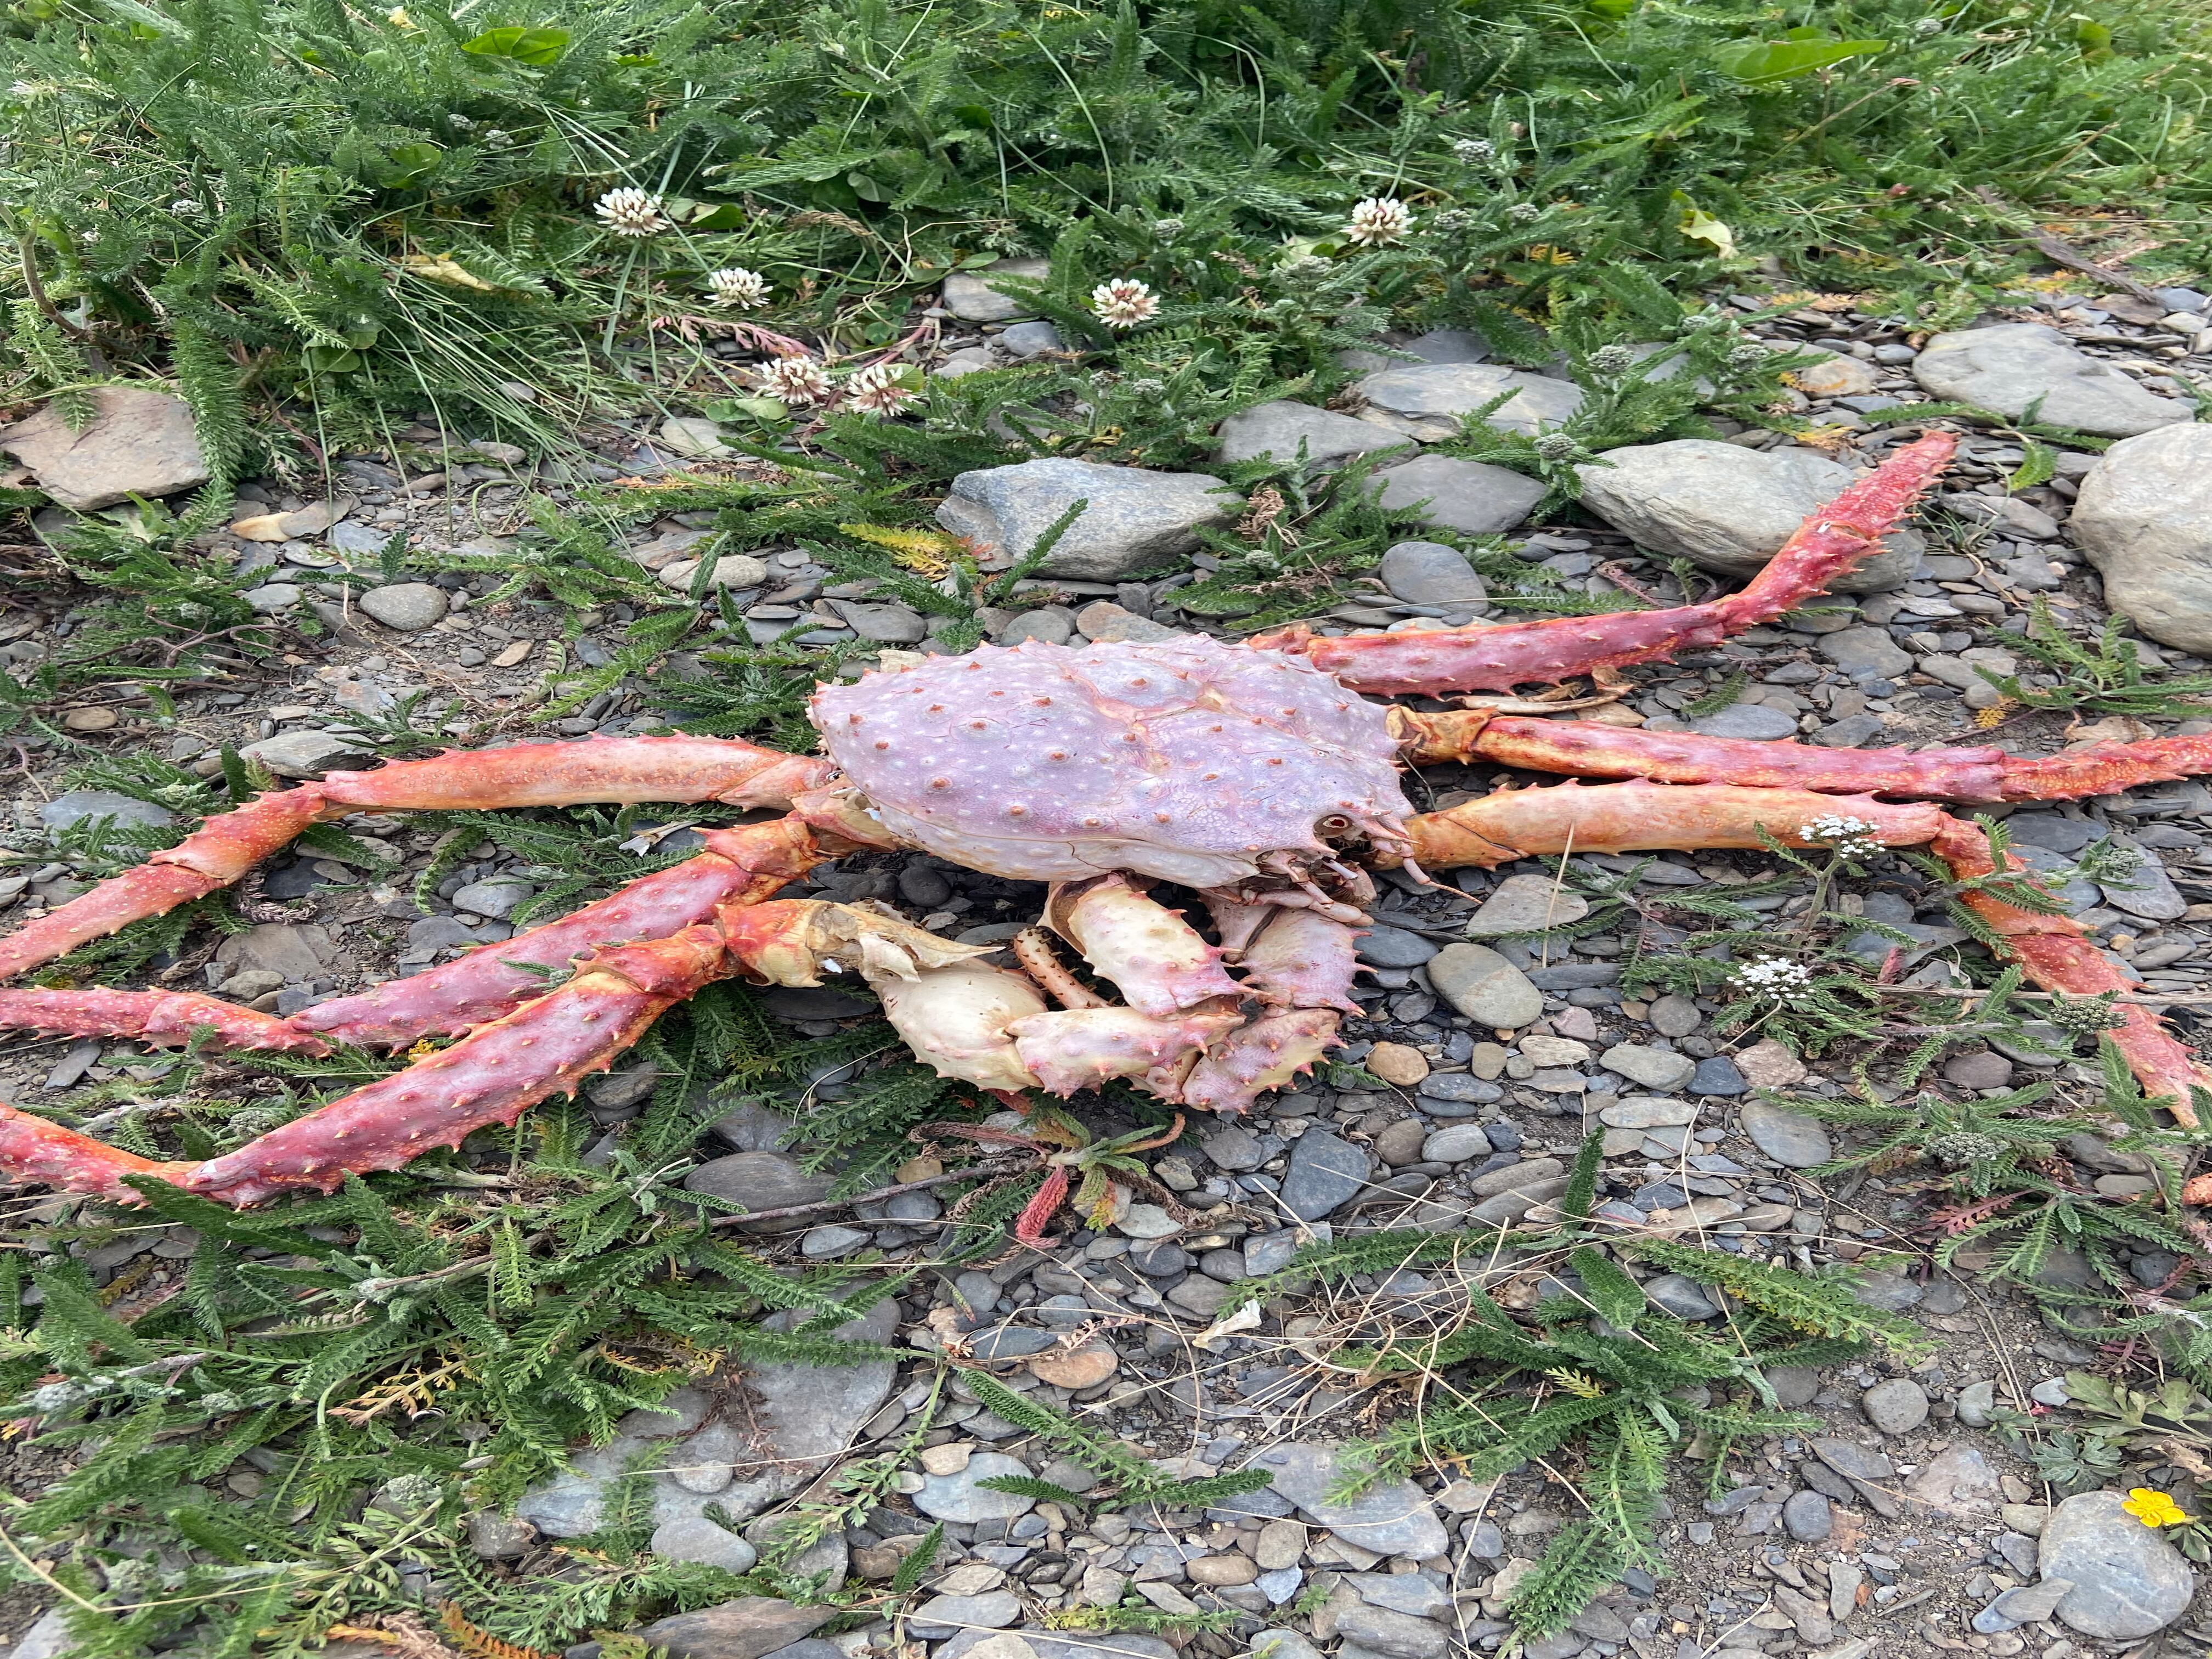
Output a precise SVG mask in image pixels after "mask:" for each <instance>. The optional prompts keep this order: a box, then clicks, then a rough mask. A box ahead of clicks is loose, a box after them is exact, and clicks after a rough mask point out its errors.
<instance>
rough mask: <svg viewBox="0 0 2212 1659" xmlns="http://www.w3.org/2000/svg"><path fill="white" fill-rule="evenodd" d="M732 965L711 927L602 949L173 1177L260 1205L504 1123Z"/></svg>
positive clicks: (569, 1088)
mask: <svg viewBox="0 0 2212 1659" xmlns="http://www.w3.org/2000/svg"><path fill="white" fill-rule="evenodd" d="M731 965H732V964H731V961H730V957H729V953H728V952H727V951H725V950H724V949H723V944H722V935H721V933H720V930H719V929H718V928H716V927H712V926H700V927H687V928H685V929H684V930H683V931H682V932H681V933H676V934H672V935H671V936H670V937H669V938H667V939H653V940H649V941H647V943H645V944H642V945H617V946H613V947H611V948H609V949H606V950H603V951H599V952H597V953H595V954H594V955H593V956H592V957H590V958H589V959H588V960H587V961H586V962H585V963H583V965H582V966H580V968H579V969H577V970H576V975H575V977H574V978H573V979H571V980H570V981H568V983H567V984H566V985H563V986H562V987H559V988H558V989H557V990H555V991H551V992H549V993H548V994H545V995H544V996H542V997H540V998H538V1000H536V1001H535V1002H531V1003H526V1004H525V1005H524V1006H522V1007H520V1008H519V1009H517V1010H516V1011H515V1012H513V1013H511V1014H509V1015H507V1017H506V1018H503V1019H500V1020H495V1021H494V1022H493V1023H492V1024H489V1025H486V1026H484V1027H483V1028H481V1029H480V1030H476V1031H473V1032H471V1034H470V1035H469V1036H465V1037H463V1038H462V1039H461V1040H460V1041H459V1042H456V1043H455V1044H453V1047H452V1048H446V1049H442V1050H441V1051H440V1052H439V1053H437V1054H430V1055H427V1056H425V1057H424V1058H423V1059H422V1060H416V1062H415V1064H413V1065H412V1066H409V1067H408V1068H407V1069H406V1070H405V1071H404V1072H399V1073H394V1074H393V1075H392V1076H391V1077H387V1078H384V1079H380V1080H379V1081H377V1082H375V1083H372V1084H370V1085H368V1087H367V1088H365V1089H357V1090H356V1091H354V1092H353V1093H351V1094H349V1095H347V1096H344V1097H343V1098H341V1099H337V1100H334V1101H332V1102H331V1103H329V1104H328V1105H326V1106H324V1107H322V1108H321V1109H319V1110H317V1111H313V1112H311V1113H309V1114H308V1115H307V1116H305V1117H302V1118H299V1119H296V1120H295V1121H293V1122H290V1123H288V1124H286V1125H284V1126H283V1127H282V1128H279V1129H272V1130H270V1132H269V1133H267V1134H265V1135H263V1136H262V1137H261V1138H260V1139H258V1140H252V1141H248V1142H247V1143H246V1145H245V1146H240V1147H239V1148H238V1149H237V1150H236V1151H235V1152H226V1153H225V1154H223V1156H222V1157H221V1158H211V1159H210V1160H209V1161H208V1162H206V1163H204V1164H197V1165H195V1166H193V1167H191V1168H190V1169H188V1170H185V1171H183V1172H182V1173H181V1174H180V1175H179V1176H178V1177H176V1183H177V1185H179V1186H180V1187H184V1188H188V1189H189V1190H191V1191H193V1192H197V1193H199V1194H203V1195H204V1196H206V1197H209V1198H213V1199H216V1200H221V1201H222V1202H223V1203H226V1204H237V1205H245V1204H258V1203H261V1202H263V1201H264V1200H268V1199H271V1198H274V1197H276V1196H277V1195H278V1194H282V1193H286V1192H292V1191H296V1190H299V1189H301V1188H313V1189H315V1190H317V1191H320V1192H329V1191H330V1190H331V1188H334V1187H336V1186H337V1184H338V1182H340V1181H341V1180H343V1178H344V1177H345V1176H347V1175H349V1174H353V1175H365V1174H367V1173H368V1172H369V1171H371V1170H397V1169H399V1168H401V1167H403V1166H404V1165H405V1164H409V1163H410V1162H411V1161H413V1160H414V1159H415V1158H420V1157H421V1156H422V1154H423V1153H424V1152H428V1151H429V1150H430V1149H431V1148H432V1147H434V1146H459V1145H460V1143H461V1140H462V1138H463V1137H464V1136H465V1135H467V1134H468V1133H469V1132H470V1131H471V1130H472V1129H480V1128H483V1127H485V1126H486V1125H488V1124H493V1123H512V1122H513V1121H514V1120H515V1118H516V1117H517V1116H518V1115H520V1113H521V1112H522V1111H523V1109H525V1108H526V1107H529V1106H533V1105H535V1104H536V1103H538V1102H539V1101H541V1100H543V1099H544V1098H545V1097H547V1096H548V1095H553V1094H574V1092H575V1091H576V1088H577V1085H579V1084H580V1083H581V1082H582V1081H583V1079H585V1078H586V1077H588V1076H589V1075H591V1074H592V1073H594V1072H604V1071H605V1070H606V1069H607V1067H608V1066H610V1065H611V1064H612V1063H613V1061H614V1060H615V1058H616V1057H617V1055H619V1054H622V1053H623V1050H624V1049H626V1048H629V1046H630V1045H631V1044H632V1043H634V1042H636V1041H637V1039H638V1038H639V1036H641V1035H642V1034H643V1033H644V1031H645V1030H646V1028H647V1026H649V1025H650V1024H653V1021H654V1020H655V1019H657V1018H659V1016H660V1015H661V1013H662V1012H665V1010H667V1009H668V1008H670V1007H671V1006H674V1005H675V1004H676V1003H678V1002H680V1001H682V1000H684V998H686V997H688V996H690V995H691V994H693V993H694V992H696V991H697V990H698V989H699V987H701V986H702V985H705V984H708V982H710V981H714V980H715V979H719V978H720V977H722V976H723V975H725V974H726V973H727V972H728V971H730V968H731Z"/></svg>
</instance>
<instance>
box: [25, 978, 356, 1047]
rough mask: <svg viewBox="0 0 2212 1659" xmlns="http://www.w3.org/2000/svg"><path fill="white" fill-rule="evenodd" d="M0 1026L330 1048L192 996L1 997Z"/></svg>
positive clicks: (284, 1023) (272, 1019) (247, 1011)
mask: <svg viewBox="0 0 2212 1659" xmlns="http://www.w3.org/2000/svg"><path fill="white" fill-rule="evenodd" d="M0 1026H10V1027H13V1028H15V1030H29V1031H59V1032H66V1033H67V1034H68V1035H69V1036H112V1037H136V1038H137V1039H138V1040H139V1041H140V1042H150V1043H155V1044H156V1045H172V1044H177V1043H183V1042H190V1041H191V1037H192V1036H193V1035H194V1034H195V1033H196V1032H200V1031H205V1032H207V1033H209V1034H210V1036H211V1037H212V1039H213V1041H214V1042H216V1045H217V1046H218V1047H221V1048H273V1049H282V1050H285V1051H288V1052H289V1053H292V1054H328V1053H330V1051H331V1045H330V1044H329V1043H327V1042H324V1041H323V1040H322V1038H320V1037H319V1036H315V1035H314V1034H313V1033H312V1032H309V1031H302V1030H298V1029H297V1028H296V1027H295V1026H294V1025H293V1024H292V1023H291V1022H290V1021H289V1020H283V1019H279V1018H276V1015H274V1014H264V1013H258V1012H255V1011H254V1010H253V1009H251V1008H241V1007H240V1006H238V1005H237V1004H236V1003H234V1002H225V1001H223V1000H222V998H220V997H210V996H202V995H201V994H199V993H197V992H196V991H109V990H103V989H100V988H97V987H94V988H93V989H90V990H83V991H0Z"/></svg>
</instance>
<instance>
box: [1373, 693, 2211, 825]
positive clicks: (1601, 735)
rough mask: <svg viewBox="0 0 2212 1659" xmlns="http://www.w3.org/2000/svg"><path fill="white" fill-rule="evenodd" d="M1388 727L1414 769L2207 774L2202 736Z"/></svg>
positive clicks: (2043, 789)
mask: <svg viewBox="0 0 2212 1659" xmlns="http://www.w3.org/2000/svg"><path fill="white" fill-rule="evenodd" d="M1390 727H1391V730H1392V731H1393V732H1395V733H1396V734H1397V735H1398V737H1399V738H1401V740H1402V741H1403V742H1404V743H1405V744H1406V745H1407V749H1406V758H1407V762H1408V763H1411V764H1413V765H1415V766H1431V765H1435V764H1437V763H1442V762H1449V761H1462V762H1464V761H1474V760H1486V761H1495V762H1497V763H1498V764H1500V765H1504V766H1519V767H1526V768H1528V769H1530V770H1532V771H1538V772H1559V773H1566V774H1570V775H1577V776H1587V777H1607V778H1622V777H1629V778H1653V779H1656V780H1658V781H1661V782H1663V783H1735V784H1744V785H1748V786H1751V787H1756V788H1762V789H1813V790H1818V791H1820V792H1822V793H1831V792H1832V793H1838V794H1857V793H1862V792H1863V793H1869V794H1876V795H1910V796H1913V797H1916V798H1919V799H1936V800H1954V801H1966V802H1990V803H1993V804H1994V803H1999V802H2004V801H2028V800H2072V799H2078V798H2079V797H2081V796H2083V795H2108V794H2113V793H2118V791H2120V790H2123V789H2128V788H2132V787H2135V786H2136V785H2138V784H2145V783H2175V782H2179V781H2181V780H2182V779H2184V778H2185V777H2188V776H2190V775H2192V774H2196V773H2202V772H2212V737H2195V738H2150V739H2148V741H2146V742H2142V743H2119V744H2105V743H2100V744H2093V745H2091V746H2089V747H2087V748H2084V749H2076V750H2069V752H2067V753H2065V754H2063V755H2053V756H2051V757H2049V758H2048V759H2043V760H2034V759H2027V758H2025V757H2021V756H2018V755H2008V754H2007V753H2005V751H2004V750H2002V749H1994V748H1989V747H1986V746H1982V747H1975V748H1966V749H1927V750H1905V749H1820V748H1816V747H1814V746H1811V745H1809V744H1798V743H1790V742H1786V741H1760V740H1756V739H1753V738H1703V737H1699V736H1697V735H1696V734H1695V733H1692V732H1644V731H1638V730H1637V729H1635V728H1633V727H1624V726H1604V725H1600V724H1598V723H1597V722H1595V721H1592V720H1528V719H1522V718H1519V717H1516V716H1512V715H1497V714H1491V713H1490V712H1488V711H1487V710H1485V709H1479V708H1470V709H1453V710H1448V711H1446V712H1444V713H1442V714H1419V713H1416V712H1415V711H1413V710H1412V709H1410V708H1393V709H1392V710H1391V711H1390Z"/></svg>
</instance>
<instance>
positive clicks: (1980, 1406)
mask: <svg viewBox="0 0 2212 1659" xmlns="http://www.w3.org/2000/svg"><path fill="white" fill-rule="evenodd" d="M1955 1404H1956V1407H1957V1410H1958V1413H1959V1421H1960V1422H1961V1423H1963V1424H1964V1425H1966V1427H1968V1428H1970V1429H1986V1428H1987V1427H1989V1425H1990V1413H1993V1412H1995V1411H1996V1404H1997V1385H1996V1383H1993V1382H1989V1381H1984V1382H1980V1383H1968V1384H1967V1385H1966V1387H1965V1388H1963V1389H1960V1390H1959V1398H1958V1400H1957V1401H1956V1402H1955Z"/></svg>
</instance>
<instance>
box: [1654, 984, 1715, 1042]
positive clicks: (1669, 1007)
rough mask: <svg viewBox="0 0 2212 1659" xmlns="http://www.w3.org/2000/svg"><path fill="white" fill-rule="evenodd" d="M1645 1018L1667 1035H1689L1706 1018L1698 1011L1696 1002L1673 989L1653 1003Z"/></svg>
mask: <svg viewBox="0 0 2212 1659" xmlns="http://www.w3.org/2000/svg"><path fill="white" fill-rule="evenodd" d="M1644 1018H1646V1019H1648V1020H1650V1022H1651V1029H1652V1030H1655V1031H1656V1032H1658V1033H1659V1035H1660V1036H1666V1037H1681V1036H1689V1035H1690V1033H1691V1032H1692V1031H1694V1030H1697V1029H1698V1027H1699V1026H1700V1025H1702V1024H1705V1016H1704V1015H1703V1014H1701V1013H1699V1012H1698V1005H1697V1004H1696V1003H1694V1002H1692V1001H1691V1000H1689V998H1687V997H1679V996H1676V995H1675V994H1674V993H1673V992H1671V991H1670V992H1668V994H1666V995H1665V996H1662V997H1661V998H1659V999H1658V1000H1656V1001H1655V1002H1654V1003H1652V1005H1651V1008H1650V1012H1649V1013H1647V1014H1646V1015H1645V1016H1644Z"/></svg>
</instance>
